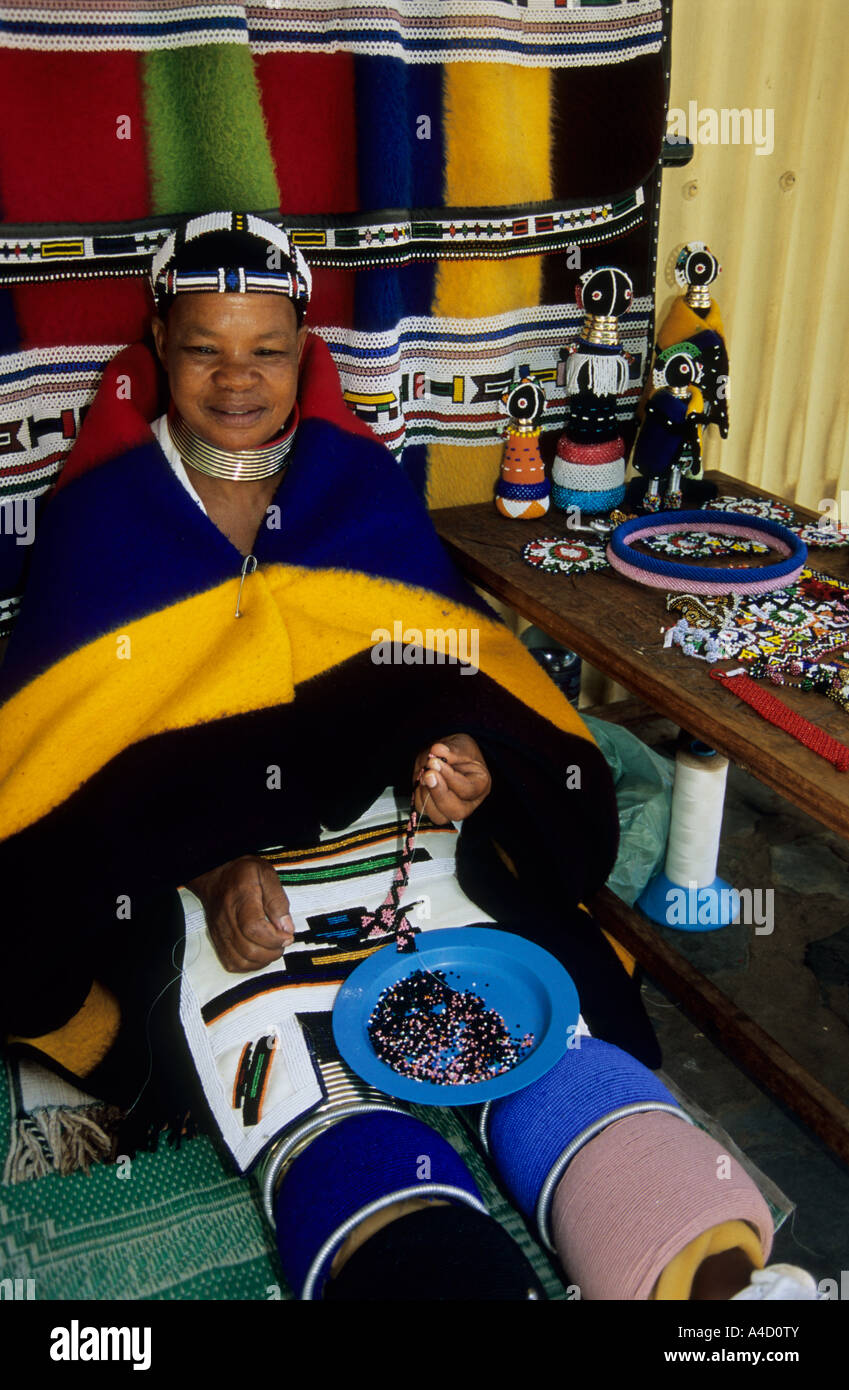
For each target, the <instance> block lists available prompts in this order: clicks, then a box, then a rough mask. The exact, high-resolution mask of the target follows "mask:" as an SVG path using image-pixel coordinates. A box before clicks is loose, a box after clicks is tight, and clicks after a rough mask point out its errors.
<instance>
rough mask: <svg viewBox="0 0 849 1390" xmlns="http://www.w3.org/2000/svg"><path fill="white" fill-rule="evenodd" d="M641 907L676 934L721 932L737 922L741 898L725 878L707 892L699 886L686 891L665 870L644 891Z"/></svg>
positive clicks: (717, 879) (712, 884)
mask: <svg viewBox="0 0 849 1390" xmlns="http://www.w3.org/2000/svg"><path fill="white" fill-rule="evenodd" d="M637 907H638V908H639V909H640V911H641V912H644V913H645V915H646V917H648V918H650V919H651V921H652V922H657V923H658V924H659V925H660V926H662V927H672V928H673V929H674V930H676V931H717V930H718V928H719V927H728V926H730V925H731V923H732V922H734V921H736V919H737V917H738V915H739V912H740V894H739V893H738V892H737V889H736V888H732V886H731V884H730V883H726V881H725V879H724V878H719V877H717V878H715V879H714V880H713V883H708V884H707V885H706V886H705V887H704V888H697V887H696V885H695V882H693V883H691V884H688V885H687V887H686V888H685V887H682V886H681V884H680V883H673V882H672V879H671V878H667V876H666V874H665V873H664V872H663V871H662V870H661V872H660V873H659V874H656V875H655V877H654V878H653V879H652V881H651V883H650V884H649V885H648V887H647V888H644V889H643V891H642V893H641V894H640V896H639V897H638V899H637ZM682 913H683V914H684V916H683V920H682ZM673 917H674V921H673V920H671V919H672V918H673Z"/></svg>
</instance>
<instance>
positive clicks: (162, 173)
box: [0, 0, 671, 635]
mask: <svg viewBox="0 0 849 1390" xmlns="http://www.w3.org/2000/svg"><path fill="white" fill-rule="evenodd" d="M670 7H671V0H625V3H606V2H605V0H584V3H580V0H572V3H571V4H570V5H569V6H568V7H567V6H565V5H564V4H563V3H562V0H527V3H515V4H514V3H511V0H452V3H445V0H395V3H393V4H392V5H391V6H390V5H383V4H373V5H369V6H363V5H357V4H353V3H348V0H340V2H339V3H338V4H335V5H334V4H328V3H325V0H301V3H300V4H298V5H295V6H292V7H287V8H282V7H279V6H278V5H270V4H269V5H264V4H255V5H236V4H227V3H217V4H206V5H204V4H200V5H193V6H191V7H187V6H185V5H182V4H178V3H172V0H122V3H121V4H119V5H109V6H107V5H103V6H101V7H99V8H98V7H97V6H96V5H92V6H90V7H89V6H87V7H86V8H85V9H81V10H79V11H76V10H74V9H73V8H71V7H69V6H68V5H67V4H60V3H58V0H43V3H41V4H40V5H39V6H38V8H37V9H35V8H33V7H32V6H31V5H29V4H27V3H24V2H23V0H12V3H6V4H4V5H3V7H2V10H0V222H1V223H2V225H0V635H5V634H6V633H8V632H9V631H10V630H11V627H12V625H13V623H14V620H15V615H16V612H17V608H18V606H19V601H20V594H21V593H22V591H23V589H24V587H25V582H26V568H27V557H28V554H29V551H30V546H31V541H32V539H33V536H34V534H35V532H36V530H37V522H38V517H39V514H40V510H41V503H42V502H43V500H44V498H45V497H46V494H47V493H48V491H49V489H50V487H51V486H52V484H53V483H54V482H55V481H56V479H57V477H58V475H59V473H60V472H61V469H62V466H63V463H64V460H65V458H66V457H67V454H68V451H69V450H70V448H71V445H72V444H73V442H74V440H75V438H76V436H77V434H78V432H79V428H80V424H81V421H82V419H83V417H84V415H85V412H86V409H87V407H88V405H89V404H90V402H91V400H92V399H93V396H94V392H95V389H96V386H97V383H98V380H99V378H100V375H101V373H102V370H103V368H104V366H105V364H106V362H107V361H108V360H109V359H110V358H111V357H113V356H114V354H115V353H116V352H117V351H118V350H119V349H120V348H121V347H122V346H124V345H125V344H126V343H128V342H132V341H134V340H136V339H138V338H140V337H142V336H143V334H144V332H145V329H146V325H147V321H148V318H149V314H150V305H149V299H148V294H147V290H146V287H145V281H144V278H143V277H144V275H145V273H146V271H147V269H148V267H149V264H150V260H151V257H152V254H153V252H154V251H155V249H156V247H157V246H158V245H159V244H160V242H161V241H162V240H163V239H164V237H165V236H166V235H167V233H168V232H169V231H170V230H171V229H172V228H173V226H174V225H175V223H176V221H177V220H178V219H179V218H180V217H181V216H183V215H185V214H189V213H198V212H205V211H208V210H210V209H212V208H217V207H235V208H245V209H250V210H254V211H257V212H261V213H262V214H263V215H264V216H267V217H270V218H271V219H272V220H275V221H278V222H280V223H282V225H283V226H285V227H286V229H287V230H288V231H289V233H290V235H291V236H292V237H293V239H294V241H295V242H296V243H297V244H298V245H299V246H300V247H301V249H302V250H303V252H304V254H305V256H306V257H307V259H308V261H309V262H310V264H311V266H312V268H313V273H314V282H315V294H314V299H313V302H312V305H311V309H310V322H311V325H312V327H313V329H314V330H315V331H316V332H317V333H319V334H320V335H321V336H322V337H323V338H324V339H325V340H326V342H327V343H328V345H329V347H330V350H331V353H332V356H333V358H334V360H335V362H336V365H337V367H338V369H339V373H340V376H341V379H342V385H343V388H344V392H345V397H346V400H347V403H348V405H349V407H350V408H351V409H352V410H353V411H355V412H356V414H357V415H358V416H359V417H360V418H361V419H363V420H365V421H367V422H368V423H369V424H370V425H371V427H372V428H373V430H374V431H375V433H376V434H377V435H378V437H379V438H380V439H382V440H383V441H384V442H385V443H386V444H387V446H388V447H389V448H390V449H391V450H392V452H393V453H394V455H395V457H396V458H397V460H398V464H399V467H401V468H403V469H404V470H405V471H406V472H407V474H408V475H409V476H410V478H411V479H412V480H413V482H414V483H415V485H416V487H417V488H418V489H419V491H420V492H421V494H422V495H423V496H424V497H425V498H426V500H427V502H428V504H429V505H430V506H432V507H439V506H452V505H457V504H460V503H464V502H472V501H483V500H486V499H487V498H489V497H491V496H492V492H493V484H494V482H495V480H496V478H497V476H498V468H499V461H500V455H501V449H502V443H501V429H502V427H503V424H504V423H505V417H504V415H503V413H502V410H501V401H500V398H501V395H502V393H503V392H504V391H505V389H506V388H507V386H508V385H509V384H510V383H511V382H512V381H515V380H518V379H519V377H521V376H522V375H527V374H530V375H532V376H534V377H535V378H536V379H537V380H538V381H539V382H540V383H541V384H542V385H543V387H544V389H545V391H546V396H547V402H548V405H547V412H546V419H545V421H544V425H545V426H546V427H547V429H548V430H550V431H554V432H557V431H559V429H561V428H562V424H563V417H564V413H565V402H566V396H565V392H564V387H563V363H562V362H561V349H562V348H563V347H564V345H565V344H566V343H567V342H568V341H570V340H571V339H573V338H574V337H575V336H576V333H577V330H578V328H579V327H580V324H581V320H582V315H581V313H580V311H579V309H578V307H577V305H576V304H575V301H574V289H575V284H576V281H577V279H578V276H579V275H580V274H581V273H582V272H583V271H584V270H586V269H588V268H590V267H591V266H593V265H597V264H604V263H613V264H616V265H619V266H622V268H623V269H625V270H627V271H628V273H629V274H630V275H631V277H632V279H633V281H634V290H635V295H634V301H633V307H632V309H631V310H630V312H629V313H628V314H626V315H624V317H623V320H622V330H623V341H624V346H625V348H626V350H627V351H628V352H630V353H631V355H632V362H631V368H630V381H629V385H628V389H627V391H626V392H624V393H623V395H622V396H621V397H620V412H619V413H620V418H621V421H622V424H623V429H624V431H625V433H626V437H627V433H628V426H629V424H630V422H631V421H632V419H633V416H634V411H635V406H636V401H637V399H638V397H639V394H640V390H641V385H642V381H643V378H644V376H645V373H646V370H647V366H648V356H649V353H650V348H651V343H652V337H653V317H654V265H655V257H656V237H657V210H658V201H659V156H660V147H661V140H662V132H663V125H664V119H665V106H666V76H665V74H666V72H667V71H668V67H669V63H668V35H669V27H670ZM4 504H5V505H4ZM9 504H11V505H9Z"/></svg>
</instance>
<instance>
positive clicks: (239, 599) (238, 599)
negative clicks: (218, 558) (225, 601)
mask: <svg viewBox="0 0 849 1390" xmlns="http://www.w3.org/2000/svg"><path fill="white" fill-rule="evenodd" d="M251 561H253V564H251ZM249 565H250V569H248V566H249ZM255 569H256V556H255V555H246V556H245V558H244V560H243V562H242V578H241V581H240V583H239V592H238V594H237V595H236V612H235V615H234V616H235V617H237V618H241V616H242V615H241V613H240V612H239V604H240V603H241V602H242V589H243V588H244V585H245V577H246V575H249V574H253V572H254V570H255Z"/></svg>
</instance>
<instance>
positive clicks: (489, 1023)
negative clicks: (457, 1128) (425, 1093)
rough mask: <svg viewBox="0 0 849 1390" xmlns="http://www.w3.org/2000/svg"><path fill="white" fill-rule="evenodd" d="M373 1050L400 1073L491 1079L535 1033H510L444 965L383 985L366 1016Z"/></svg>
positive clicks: (461, 1080)
mask: <svg viewBox="0 0 849 1390" xmlns="http://www.w3.org/2000/svg"><path fill="white" fill-rule="evenodd" d="M368 1035H369V1038H370V1040H371V1044H372V1047H373V1048H374V1051H375V1054H376V1056H377V1057H378V1058H379V1060H380V1061H381V1062H385V1063H386V1064H387V1066H390V1067H392V1069H393V1071H396V1072H398V1073H399V1074H400V1075H401V1076H407V1077H412V1078H413V1079H414V1080H417V1081H429V1082H431V1083H433V1084H436V1085H443V1086H468V1085H474V1084H475V1083H476V1082H479V1081H490V1080H491V1079H492V1078H493V1077H495V1076H500V1075H501V1074H502V1073H503V1072H506V1071H512V1069H513V1068H514V1067H515V1066H517V1065H518V1064H519V1062H521V1060H522V1058H523V1057H524V1056H525V1054H526V1053H527V1052H528V1051H530V1049H531V1048H532V1047H533V1045H534V1035H533V1033H526V1034H525V1035H524V1037H522V1038H520V1039H516V1038H513V1037H511V1035H510V1031H509V1029H508V1027H507V1024H506V1023H505V1022H504V1019H503V1018H502V1017H501V1014H499V1013H497V1012H496V1010H495V1009H489V1008H487V1006H486V1004H485V1003H484V1001H483V999H482V998H481V997H480V995H478V994H475V993H473V992H472V991H471V990H456V989H452V987H451V986H450V985H449V984H448V983H447V982H446V979H445V971H444V970H438V971H427V972H425V971H423V970H416V971H414V972H413V974H411V975H408V976H407V977H406V978H405V979H403V980H399V981H398V982H397V984H394V985H391V986H389V987H388V988H387V989H384V990H383V991H382V993H381V994H380V996H379V997H378V1000H377V1003H376V1004H375V1007H374V1009H373V1010H372V1013H371V1017H370V1018H369V1021H368Z"/></svg>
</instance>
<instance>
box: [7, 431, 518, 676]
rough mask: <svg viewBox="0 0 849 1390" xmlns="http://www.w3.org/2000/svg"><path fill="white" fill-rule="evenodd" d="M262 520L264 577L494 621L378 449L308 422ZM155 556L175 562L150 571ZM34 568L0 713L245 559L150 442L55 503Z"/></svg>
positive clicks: (259, 548) (259, 549) (234, 570)
mask: <svg viewBox="0 0 849 1390" xmlns="http://www.w3.org/2000/svg"><path fill="white" fill-rule="evenodd" d="M272 506H279V508H280V519H281V526H280V529H275V528H274V527H272V526H264V527H263V528H262V529H261V531H260V532H259V534H258V536H257V539H256V542H255V545H254V553H255V555H256V556H257V559H258V561H259V563H260V564H261V565H267V564H274V563H278V564H287V565H295V566H303V567H306V568H314V569H332V570H340V571H344V570H353V571H356V572H359V573H362V574H368V575H373V576H375V577H381V578H384V579H387V580H390V581H393V580H394V581H396V582H399V583H402V584H411V585H415V586H417V587H419V588H424V589H427V590H430V591H431V592H434V593H437V594H439V595H442V596H444V597H445V598H447V599H450V600H452V601H454V602H457V603H462V604H465V605H467V606H468V607H471V608H472V609H474V610H475V611H477V612H480V613H482V614H486V615H487V616H492V614H491V612H490V610H489V608H488V607H487V605H486V604H485V603H484V602H483V601H482V600H481V599H479V598H478V596H477V595H476V594H475V592H474V590H473V589H471V588H470V587H469V586H468V585H467V584H466V583H465V582H464V580H463V579H461V577H460V576H459V574H458V572H457V571H456V570H455V568H454V566H453V565H452V563H451V561H450V560H449V559H448V557H447V555H446V554H445V552H444V550H443V549H442V546H441V544H440V542H439V540H438V537H437V535H436V532H435V531H434V529H433V525H432V523H431V521H430V518H429V516H428V513H427V510H426V508H425V506H424V504H423V503H422V502H421V501H420V499H419V498H418V497H417V496H416V493H415V490H414V488H413V485H412V483H411V482H410V480H409V479H408V478H406V477H405V475H404V473H403V470H402V469H400V468H399V467H398V465H397V464H396V463H395V462H394V460H393V459H392V457H391V455H389V454H388V453H387V452H386V450H385V449H384V448H383V447H382V445H380V444H378V443H377V441H371V440H368V439H362V438H360V437H358V436H356V435H351V434H350V433H348V431H346V430H343V429H340V428H339V427H338V426H336V425H333V424H330V423H328V422H326V421H323V420H305V421H304V422H303V423H302V424H301V426H300V429H299V431H298V438H297V443H296V446H295V449H294V450H293V453H292V456H291V461H290V464H289V468H288V470H287V472H286V475H285V476H284V479H283V482H282V483H281V485H280V487H279V488H278V491H277V493H276V494H275V497H274V499H273V502H272ZM165 544H168V549H169V554H170V555H171V556H173V557H178V559H177V563H172V564H169V566H168V567H162V568H160V566H159V565H158V564H157V555H158V554H159V552H160V549H161V547H162V546H163V545H165ZM42 556H43V557H49V562H48V559H47V558H45V559H44V560H43V561H42V560H41V559H40V557H42ZM32 561H33V562H32V568H31V572H30V576H29V581H28V584H27V591H26V597H25V600H24V604H23V608H22V611H21V616H20V618H19V620H18V623H17V626H16V628H15V631H14V633H13V635H12V638H11V641H10V643H9V648H8V651H7V653H6V659H5V661H4V663H3V667H2V670H0V698H2V699H8V698H9V696H10V695H12V694H14V692H15V691H16V690H19V689H20V688H21V687H22V686H24V685H25V684H27V683H28V682H29V681H31V680H32V679H33V678H34V677H35V676H37V675H38V674H40V673H41V672H43V671H45V670H47V669H48V668H49V667H50V666H52V665H54V664H55V663H56V662H58V661H61V660H62V659H63V658H64V657H66V656H68V655H69V654H70V653H71V652H73V651H76V650H77V649H79V648H80V647H82V646H84V645H86V644H87V643H89V642H91V641H94V640H95V639H96V638H97V637H100V636H102V635H103V634H105V633H107V632H114V631H120V630H122V629H123V628H124V627H126V626H127V624H129V623H132V622H135V621H138V620H139V619H141V618H144V617H146V616H148V615H149V614H152V613H156V612H159V611H161V610H162V609H164V608H167V607H170V606H172V605H174V604H176V603H180V602H181V601H183V600H185V599H187V598H190V597H192V596H193V595H197V594H201V593H204V592H206V591H207V590H209V589H210V588H213V587H215V586H216V585H218V584H221V583H224V582H225V581H226V580H227V579H231V578H234V577H236V576H238V574H239V571H240V568H241V564H242V557H241V555H240V553H239V552H238V550H236V548H235V547H234V546H233V545H232V544H231V543H230V541H228V540H227V538H226V537H225V536H224V535H223V534H222V532H220V531H219V530H218V528H217V527H216V526H215V525H214V523H213V522H212V521H210V520H209V518H208V517H206V516H204V514H203V513H202V512H201V510H200V508H199V507H198V506H197V504H196V503H195V502H194V501H193V500H192V498H191V497H190V496H189V494H188V493H187V492H186V490H185V488H184V487H183V486H182V484H181V483H180V482H179V481H178V479H177V478H176V477H175V476H174V474H173V472H172V471H171V468H170V466H169V464H168V461H167V459H166V458H165V455H164V454H163V453H162V450H161V449H160V447H159V445H158V443H155V442H153V443H151V444H145V445H141V446H139V447H138V448H135V449H132V450H129V451H128V452H127V453H125V454H123V455H121V456H120V457H118V458H116V459H114V460H111V461H110V462H107V463H104V464H102V465H101V466H100V467H98V468H95V469H92V470H91V471H90V472H89V473H86V474H84V475H83V476H82V477H80V478H78V479H76V480H75V481H74V482H72V483H70V484H68V485H67V486H66V487H65V488H63V489H61V490H60V491H59V492H58V493H57V495H56V496H55V497H54V498H53V499H52V500H51V501H50V503H49V504H48V506H47V507H46V508H45V512H44V516H43V518H42V521H41V525H40V527H39V534H38V540H37V542H36V545H35V552H34V555H33V557H32ZM69 574H73V575H74V587H73V591H72V592H69V590H68V582H67V578H66V576H67V575H69ZM340 602H344V580H342V579H341V576H340ZM402 616H403V615H402V612H401V611H399V614H398V617H399V618H401V617H402Z"/></svg>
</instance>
